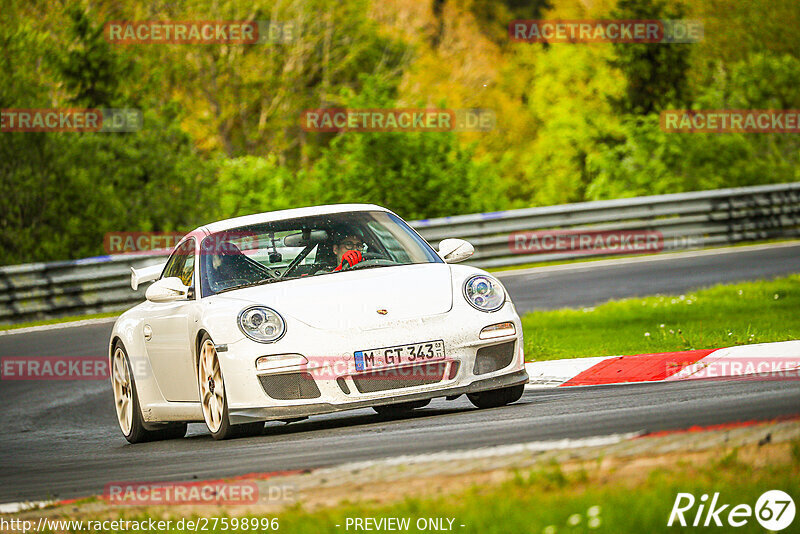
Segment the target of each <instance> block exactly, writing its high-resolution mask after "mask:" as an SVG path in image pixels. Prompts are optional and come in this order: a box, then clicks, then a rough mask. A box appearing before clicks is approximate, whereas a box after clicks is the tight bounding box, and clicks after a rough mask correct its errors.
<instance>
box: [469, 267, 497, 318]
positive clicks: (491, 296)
mask: <svg viewBox="0 0 800 534" xmlns="http://www.w3.org/2000/svg"><path fill="white" fill-rule="evenodd" d="M464 297H465V298H466V299H467V302H469V303H470V304H472V306H473V307H474V308H476V309H478V310H481V311H485V312H493V311H496V310H499V309H500V308H502V307H503V302H505V300H506V294H505V291H503V287H502V286H501V285H500V282H498V281H497V280H495V279H494V278H492V277H491V276H486V275H484V274H479V275H476V276H473V277H472V278H470V279H469V280H467V283H466V284H464Z"/></svg>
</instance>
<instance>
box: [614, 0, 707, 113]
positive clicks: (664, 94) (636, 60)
mask: <svg viewBox="0 0 800 534" xmlns="http://www.w3.org/2000/svg"><path fill="white" fill-rule="evenodd" d="M683 16H684V9H683V7H682V5H681V4H675V6H674V7H667V4H666V2H665V1H664V0H619V2H618V4H617V7H616V9H614V10H613V11H612V18H615V19H623V20H625V19H627V20H629V19H659V20H664V19H680V18H681V17H683ZM691 46H692V45H690V44H674V43H671V44H665V43H614V52H615V57H614V58H613V59H612V60H611V61H610V64H611V65H612V66H613V67H615V68H618V69H619V70H620V71H621V72H622V73H623V75H624V76H625V93H624V95H623V96H622V97H621V98H612V99H611V100H610V101H611V102H612V104H613V105H614V108H615V109H616V110H617V111H618V112H619V113H633V114H637V115H647V114H648V113H652V112H657V111H660V110H662V109H664V108H665V107H667V106H670V105H672V106H680V105H681V104H685V103H686V102H687V101H688V100H689V98H690V96H691V95H690V94H689V88H688V84H687V72H688V69H689V51H690V47H691Z"/></svg>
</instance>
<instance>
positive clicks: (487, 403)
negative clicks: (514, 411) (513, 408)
mask: <svg viewBox="0 0 800 534" xmlns="http://www.w3.org/2000/svg"><path fill="white" fill-rule="evenodd" d="M524 391H525V384H520V385H519V386H511V387H507V388H502V389H492V390H489V391H481V392H479V393H468V394H467V398H468V399H469V401H470V402H471V403H472V404H473V405H474V406H475V407H476V408H498V407H500V406H505V405H506V404H511V403H512V402H517V401H518V400H519V399H521V398H522V394H523V392H524Z"/></svg>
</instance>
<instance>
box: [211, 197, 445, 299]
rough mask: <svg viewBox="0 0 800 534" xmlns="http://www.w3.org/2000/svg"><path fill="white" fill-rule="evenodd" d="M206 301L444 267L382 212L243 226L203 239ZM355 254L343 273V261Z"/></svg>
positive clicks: (399, 221)
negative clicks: (391, 270) (383, 271)
mask: <svg viewBox="0 0 800 534" xmlns="http://www.w3.org/2000/svg"><path fill="white" fill-rule="evenodd" d="M200 247H201V251H202V253H201V254H200V289H201V292H202V295H203V296H207V295H213V294H215V293H219V292H221V291H228V290H231V289H237V288H241V287H247V286H250V285H255V284H261V283H272V282H282V281H284V280H291V279H296V278H302V277H306V276H320V275H325V274H335V273H339V272H342V271H344V270H350V269H366V268H377V267H393V266H398V265H410V264H415V263H442V259H441V258H440V257H439V255H438V254H436V252H435V251H434V250H433V249H432V248H431V247H430V245H428V244H427V243H426V242H425V240H423V239H422V238H421V237H419V235H417V234H416V232H414V231H413V230H412V229H411V228H410V227H409V226H408V225H407V224H406V223H405V222H404V221H403V220H402V219H400V218H399V217H397V216H396V215H394V214H392V213H387V212H384V211H357V212H347V213H333V214H326V215H314V216H309V217H299V218H295V219H286V220H281V221H274V222H269V223H262V224H257V225H251V226H245V227H240V228H235V229H231V230H228V231H225V232H218V233H215V234H211V235H209V236H207V237H206V238H205V239H203V241H202V243H201V245H200ZM348 251H352V252H357V259H356V260H355V263H353V264H352V265H351V264H349V262H348V265H347V266H346V267H345V265H344V264H343V261H344V255H345V254H346V253H347V252H348Z"/></svg>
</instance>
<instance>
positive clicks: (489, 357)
mask: <svg viewBox="0 0 800 534" xmlns="http://www.w3.org/2000/svg"><path fill="white" fill-rule="evenodd" d="M515 344H516V342H514V341H508V342H506V343H500V344H499V345H491V346H489V347H481V348H480V349H478V352H477V353H476V354H475V367H474V368H473V369H472V373H473V374H476V375H485V374H486V373H491V372H494V371H499V370H500V369H502V368H504V367H508V366H509V365H511V362H512V361H513V360H514V345H515Z"/></svg>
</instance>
